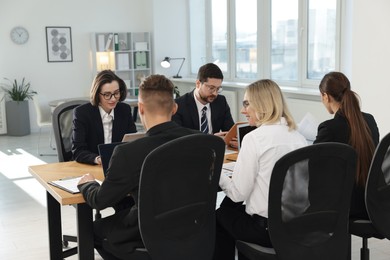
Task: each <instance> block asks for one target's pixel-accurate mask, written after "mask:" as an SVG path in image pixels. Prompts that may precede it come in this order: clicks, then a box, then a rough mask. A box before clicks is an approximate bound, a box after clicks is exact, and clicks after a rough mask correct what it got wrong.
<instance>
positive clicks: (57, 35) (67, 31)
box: [46, 26, 73, 62]
mask: <svg viewBox="0 0 390 260" xmlns="http://www.w3.org/2000/svg"><path fill="white" fill-rule="evenodd" d="M46 46H47V61H48V62H72V61H73V54H72V32H71V28H70V27H61V26H47V27H46Z"/></svg>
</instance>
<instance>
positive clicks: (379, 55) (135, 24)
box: [0, 0, 390, 137]
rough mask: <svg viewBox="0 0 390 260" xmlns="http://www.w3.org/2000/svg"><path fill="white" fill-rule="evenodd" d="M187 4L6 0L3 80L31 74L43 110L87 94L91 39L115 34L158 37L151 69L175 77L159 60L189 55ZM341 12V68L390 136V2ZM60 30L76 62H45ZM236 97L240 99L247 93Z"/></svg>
mask: <svg viewBox="0 0 390 260" xmlns="http://www.w3.org/2000/svg"><path fill="white" fill-rule="evenodd" d="M186 7H187V1H185V0H142V1H140V0H139V1H138V0H112V1H102V0H95V1H82V0H81V1H76V0H70V1H66V2H60V1H58V0H36V1H30V0H1V2H0V80H1V79H2V78H3V77H8V78H21V77H23V76H24V77H26V78H27V79H28V80H29V81H31V83H32V86H33V88H34V89H35V90H37V91H38V92H39V93H40V96H41V98H40V99H41V100H40V101H41V105H45V104H47V101H48V100H50V99H56V98H62V97H75V96H82V95H86V94H88V90H89V87H90V84H91V80H92V78H93V75H92V70H91V64H90V57H89V55H90V54H89V50H90V49H89V46H90V43H89V34H90V33H91V32H96V31H109V30H115V31H150V32H152V44H153V51H154V54H153V62H152V63H153V70H154V72H155V73H160V74H165V75H167V76H172V75H174V74H176V72H177V69H178V67H175V64H174V63H173V64H172V67H171V69H168V70H166V69H163V68H161V67H160V61H161V60H162V59H163V58H164V57H165V56H171V57H185V58H189V56H188V54H189V43H188V40H187V35H188V24H187V15H188V14H187V9H186ZM342 12H343V15H344V19H343V21H342V27H343V29H342V32H341V48H342V49H341V51H342V52H341V57H342V60H341V71H343V72H344V73H346V74H347V75H348V76H349V77H350V80H351V83H352V88H353V90H355V91H356V92H357V93H358V94H359V95H360V97H361V99H362V108H363V110H364V111H367V112H369V113H372V114H373V115H374V116H375V118H376V120H377V123H378V126H379V129H380V133H381V137H383V136H384V134H386V133H389V132H390V120H388V119H387V116H386V112H387V110H389V108H390V103H389V102H388V101H387V99H388V96H390V95H389V94H390V91H389V89H390V88H389V87H390V86H389V85H390V83H389V80H388V75H389V74H390V73H389V72H388V71H389V69H388V68H389V65H388V63H389V62H388V61H390V48H389V47H388V46H390V34H389V33H387V32H388V29H387V27H388V26H387V25H388V24H390V16H389V15H388V14H389V12H390V1H388V0H372V1H366V0H344V1H343V9H342ZM16 25H23V26H25V27H26V28H27V29H28V30H29V32H30V40H29V42H28V43H27V44H25V45H23V46H17V45H15V44H13V43H12V42H11V40H10V38H9V32H10V30H11V28H12V27H14V26H16ZM57 25H58V26H71V27H72V38H73V59H74V61H73V62H71V63H48V62H47V60H46V59H47V57H46V43H45V26H57ZM188 66H189V61H187V60H186V62H185V64H184V66H183V69H182V72H181V75H182V76H183V77H185V76H187V74H188V71H189V70H188ZM237 96H238V102H239V101H241V100H240V97H241V94H240V93H239V95H237ZM293 98H294V100H293V101H294V102H292V103H293V106H294V108H291V110H292V113H293V114H295V115H297V117H300V116H302V115H303V114H304V112H306V111H304V110H305V109H307V110H312V111H316V114H318V116H319V117H320V118H321V119H322V118H326V117H327V116H328V115H326V112H325V109H324V110H321V109H322V108H323V107H322V104H321V103H320V102H315V101H313V102H304V104H305V105H299V103H297V102H298V101H297V100H296V96H294V97H293ZM295 107H296V108H295ZM30 108H32V106H31V107H30ZM47 109H48V108H47ZM31 110H33V109H31ZM294 110H295V111H294ZM321 111H324V112H325V113H324V112H321ZM30 116H31V122H32V126H33V130H34V127H36V125H35V122H34V120H35V112H34V111H30ZM297 120H298V121H299V118H297Z"/></svg>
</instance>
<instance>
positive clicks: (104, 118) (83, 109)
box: [72, 70, 137, 164]
mask: <svg viewBox="0 0 390 260" xmlns="http://www.w3.org/2000/svg"><path fill="white" fill-rule="evenodd" d="M90 92H91V102H90V103H87V104H84V105H81V106H79V107H77V108H75V109H74V112H73V133H72V155H73V159H74V160H76V161H77V162H81V163H88V164H101V161H100V156H99V152H98V145H99V144H104V143H113V142H120V141H122V138H123V136H124V134H127V133H135V132H137V129H136V126H135V124H134V121H133V117H132V115H131V107H130V106H129V105H128V104H125V103H121V101H123V100H124V99H125V98H126V95H127V91H126V84H125V82H124V81H123V80H122V79H121V78H119V77H118V76H117V75H116V74H115V73H113V72H112V71H110V70H104V71H101V72H99V73H98V74H97V75H96V77H95V79H94V81H93V83H92V86H91V91H90Z"/></svg>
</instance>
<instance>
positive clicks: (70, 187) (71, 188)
mask: <svg viewBox="0 0 390 260" xmlns="http://www.w3.org/2000/svg"><path fill="white" fill-rule="evenodd" d="M82 177H83V176H78V177H68V178H63V179H59V180H55V181H49V182H48V183H49V184H50V185H53V186H55V187H57V188H60V189H62V190H64V191H67V192H69V193H72V194H76V193H80V191H79V189H78V188H77V184H78V183H79V181H80V179H81V178H82ZM96 181H97V182H98V183H99V184H100V185H101V184H102V182H101V181H99V180H96Z"/></svg>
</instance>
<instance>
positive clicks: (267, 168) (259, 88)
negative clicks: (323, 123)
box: [214, 79, 307, 260]
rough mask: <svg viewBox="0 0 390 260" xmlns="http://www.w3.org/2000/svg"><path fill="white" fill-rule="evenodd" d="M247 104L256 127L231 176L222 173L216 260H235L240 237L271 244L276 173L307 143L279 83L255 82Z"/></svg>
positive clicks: (249, 89)
mask: <svg viewBox="0 0 390 260" xmlns="http://www.w3.org/2000/svg"><path fill="white" fill-rule="evenodd" d="M242 104H243V108H242V110H241V113H242V114H243V115H245V116H246V118H247V120H248V123H249V124H250V125H251V126H256V129H255V130H253V131H251V132H250V133H248V134H247V135H245V137H244V140H243V143H242V147H241V150H240V153H239V155H238V158H237V162H236V165H235V167H234V173H233V175H232V177H231V178H230V177H228V176H225V175H221V179H220V182H219V184H220V187H221V189H222V190H223V191H224V192H225V194H226V197H225V199H224V201H223V202H222V204H221V206H220V208H219V209H218V210H217V237H216V249H215V256H214V259H221V260H222V259H223V260H233V259H234V252H235V241H236V240H238V239H239V240H243V241H247V242H252V243H256V244H260V245H262V246H266V247H271V246H272V245H271V242H270V239H269V235H268V230H267V228H268V226H267V218H268V191H269V182H270V178H271V173H272V169H273V167H274V165H275V163H276V161H277V160H278V159H279V158H281V157H282V156H283V155H285V154H287V153H288V152H291V151H293V150H296V149H298V148H301V147H304V146H306V145H307V142H306V140H305V138H304V137H303V136H302V135H301V134H300V133H298V131H296V130H295V129H296V125H295V122H294V120H293V118H292V116H291V114H290V112H289V111H288V108H287V106H286V102H285V100H284V98H283V95H282V92H281V90H280V88H279V86H278V85H277V84H276V83H275V82H274V81H272V80H268V79H265V80H259V81H256V82H254V83H252V84H250V85H249V86H248V87H247V89H246V91H245V95H244V100H243V102H242ZM240 202H245V205H244V204H242V203H240ZM240 259H241V258H240Z"/></svg>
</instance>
